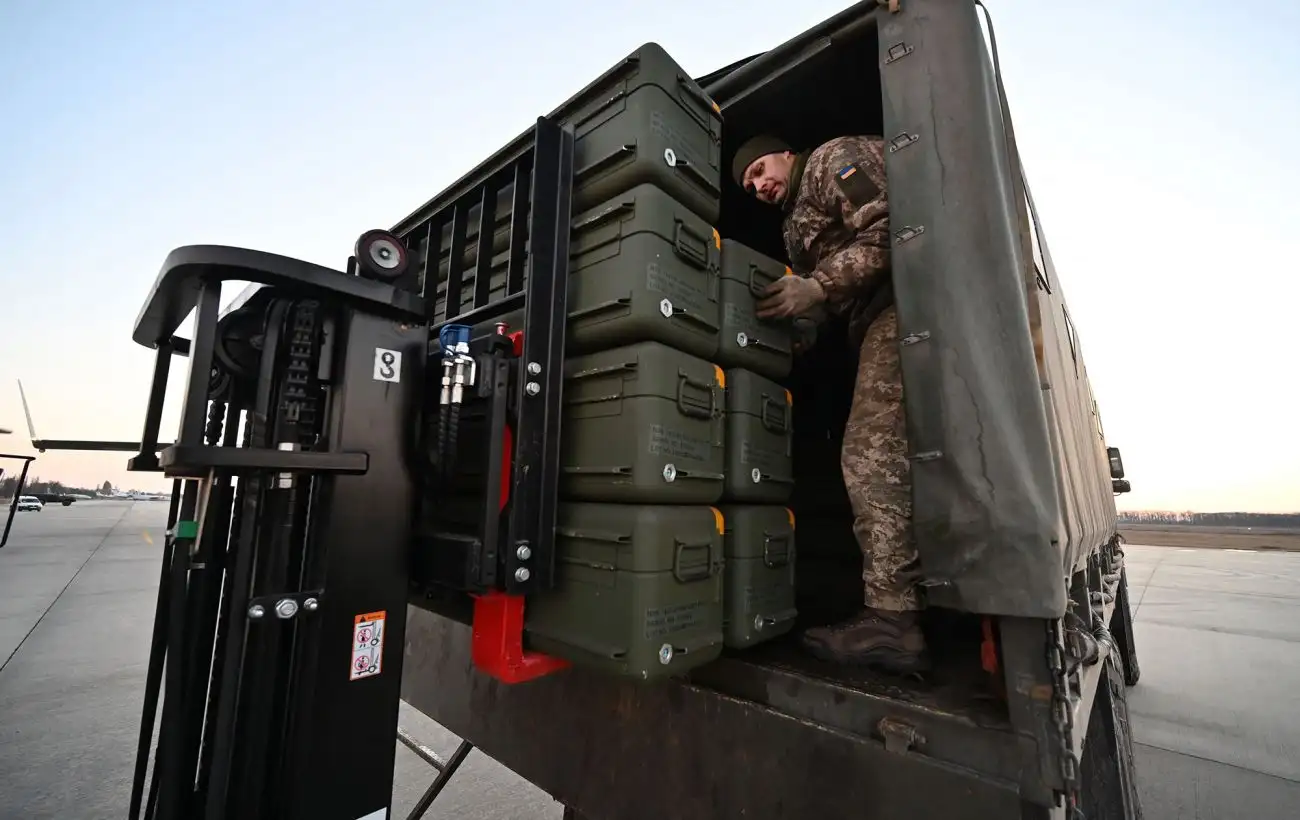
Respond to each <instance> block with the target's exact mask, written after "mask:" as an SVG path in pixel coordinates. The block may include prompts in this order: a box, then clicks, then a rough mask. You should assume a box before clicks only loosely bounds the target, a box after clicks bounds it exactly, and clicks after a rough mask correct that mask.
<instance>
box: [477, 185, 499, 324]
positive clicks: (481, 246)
mask: <svg viewBox="0 0 1300 820" xmlns="http://www.w3.org/2000/svg"><path fill="white" fill-rule="evenodd" d="M494 179H495V178H489V179H488V181H487V182H486V183H485V184H484V185H483V193H482V197H481V198H480V200H479V213H478V255H477V256H476V257H475V259H474V305H473V309H474V310H478V309H479V308H481V307H484V306H486V305H487V303H488V299H489V298H490V297H491V295H492V237H493V236H494V235H495V234H496V221H497V220H496V212H497V186H496V184H495V183H494Z"/></svg>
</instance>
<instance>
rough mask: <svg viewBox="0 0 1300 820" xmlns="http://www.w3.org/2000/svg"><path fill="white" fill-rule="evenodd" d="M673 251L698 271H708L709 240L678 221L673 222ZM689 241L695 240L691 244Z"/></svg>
mask: <svg viewBox="0 0 1300 820" xmlns="http://www.w3.org/2000/svg"><path fill="white" fill-rule="evenodd" d="M673 222H674V229H673V249H674V250H676V251H677V255H678V256H680V257H682V258H683V259H685V260H686V261H687V262H690V263H691V264H693V265H695V267H697V268H699V269H700V270H708V269H709V239H710V237H707V236H705V235H704V234H702V233H700V232H699V231H697V230H695V229H694V228H692V227H691V226H690V225H687V224H686V223H685V222H683V221H682V220H680V219H676V220H673ZM690 240H695V243H694V244H692V243H691V241H690Z"/></svg>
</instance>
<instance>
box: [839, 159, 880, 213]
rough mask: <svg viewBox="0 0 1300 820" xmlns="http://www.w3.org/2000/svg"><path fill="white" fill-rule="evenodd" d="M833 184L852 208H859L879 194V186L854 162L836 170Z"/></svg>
mask: <svg viewBox="0 0 1300 820" xmlns="http://www.w3.org/2000/svg"><path fill="white" fill-rule="evenodd" d="M835 184H836V185H837V186H838V187H839V189H840V192H841V193H842V194H844V198H845V199H847V200H848V201H849V204H850V205H852V206H853V207H854V208H861V207H862V206H864V205H866V204H867V203H868V202H870V201H871V200H873V199H875V198H876V197H878V196H880V188H878V187H877V186H876V183H875V182H873V181H872V180H871V176H870V175H868V174H867V173H866V172H865V171H863V170H862V169H861V168H859V167H858V166H857V164H856V163H849V164H848V165H845V166H844V167H843V168H841V169H840V170H838V171H836V172H835Z"/></svg>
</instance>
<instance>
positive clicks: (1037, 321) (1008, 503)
mask: <svg viewBox="0 0 1300 820" xmlns="http://www.w3.org/2000/svg"><path fill="white" fill-rule="evenodd" d="M976 14H977V12H976V5H975V3H973V2H971V3H954V2H935V0H929V1H927V0H911V2H909V3H907V4H906V8H905V10H904V12H903V13H901V14H879V15H878V19H879V20H880V21H881V22H880V24H879V27H878V32H877V33H878V36H879V47H880V54H881V55H882V57H887V56H888V55H891V54H897V53H899V51H900V48H901V47H902V46H906V47H910V49H911V50H910V51H909V52H906V54H905V56H904V57H903V58H902V59H892V60H891V59H885V60H882V68H881V85H882V88H883V98H884V99H883V103H884V104H883V112H884V122H883V132H882V133H883V134H884V135H885V136H886V138H887V139H888V138H891V137H894V136H896V135H900V136H901V135H907V136H909V137H910V138H912V139H913V140H914V141H912V142H911V143H910V144H909V145H907V147H906V148H905V149H903V150H896V151H891V152H888V153H887V163H888V164H887V172H888V175H889V177H890V180H891V183H890V211H891V228H892V230H893V231H894V239H893V243H894V253H893V270H894V273H893V281H894V290H895V298H896V302H897V305H898V315H899V323H900V336H901V337H903V338H904V344H903V346H902V352H901V356H902V363H903V364H902V366H903V378H904V390H905V394H906V396H907V413H908V435H909V438H910V446H911V452H912V456H913V466H912V482H913V498H914V510H913V523H914V529H915V532H916V536H917V544H918V549H919V551H920V553H921V563H922V567H923V571H924V574H925V577H926V581H925V583H926V585H927V592H928V598H929V600H930V602H931V603H933V604H937V605H940V606H950V607H954V608H958V609H962V610H966V611H974V612H982V613H989V614H1000V615H1011V616H1021V617H1049V618H1050V617H1060V616H1061V615H1062V614H1063V612H1064V611H1065V602H1066V596H1065V584H1064V578H1065V576H1066V574H1067V573H1068V571H1069V568H1070V567H1072V566H1075V565H1076V564H1077V562H1078V560H1079V558H1080V556H1082V555H1085V554H1086V553H1087V552H1088V551H1090V550H1091V549H1093V548H1095V547H1096V546H1097V545H1098V544H1099V543H1101V542H1102V541H1104V540H1105V539H1106V538H1107V537H1109V534H1110V533H1112V532H1113V531H1114V499H1113V497H1112V496H1111V493H1110V480H1109V475H1108V474H1106V473H1105V472H1104V468H1105V467H1104V465H1105V458H1104V452H1103V450H1104V448H1103V446H1102V443H1101V440H1100V433H1099V430H1098V427H1099V425H1098V424H1097V421H1096V418H1095V416H1094V413H1095V408H1094V407H1093V405H1092V398H1091V391H1090V389H1089V387H1088V383H1087V376H1086V371H1084V370H1083V368H1082V363H1081V352H1080V351H1079V350H1078V347H1077V339H1076V338H1075V337H1074V336H1073V333H1072V330H1071V329H1070V327H1069V325H1068V320H1067V319H1065V318H1064V317H1065V315H1066V314H1065V313H1064V311H1065V306H1064V300H1063V295H1062V294H1061V293H1060V291H1059V288H1057V289H1055V290H1054V291H1053V292H1047V291H1040V290H1038V289H1037V288H1036V286H1035V283H1034V276H1033V272H1032V271H1033V269H1032V268H1031V267H1029V265H1030V262H1029V254H1030V243H1029V239H1028V236H1029V234H1028V230H1027V225H1028V222H1027V221H1020V222H1018V220H1025V219H1026V218H1027V217H1026V210H1027V209H1026V207H1025V199H1024V196H1025V195H1024V192H1023V190H1022V188H1021V187H1020V185H1019V184H1018V181H1017V176H1018V174H1019V170H1018V161H1016V160H1013V158H1012V152H1013V150H1014V149H1013V147H1012V146H1011V145H1009V144H1008V135H1007V133H1006V132H1005V131H1004V129H1003V127H1002V121H1003V118H1002V103H1001V98H1000V96H999V92H998V83H997V79H996V75H995V71H994V68H993V63H992V61H991V59H990V56H989V52H988V47H987V45H986V42H985V39H984V35H983V33H982V31H981V28H980V23H979V20H978V18H977V16H976ZM787 45H788V46H791V48H790V50H791V51H792V52H793V51H796V50H797V49H796V48H794V46H795V45H796V44H787ZM782 49H783V50H784V49H785V46H783V47H782ZM891 49H892V50H893V51H892V52H891ZM722 73H723V72H719V75H721V74H722ZM719 75H714V77H715V78H717V79H718V80H721V79H722V77H720V76H719ZM715 89H717V90H716V91H715ZM706 91H709V92H710V93H712V94H714V96H715V98H716V99H717V100H718V102H719V103H721V104H722V105H723V109H724V117H725V113H726V105H727V100H726V96H727V95H726V93H725V92H724V91H722V89H721V88H720V87H718V86H716V85H715V84H714V83H709V84H707V85H706ZM936 112H937V113H936ZM724 122H725V120H724ZM1017 224H1022V225H1024V226H1026V227H1025V228H1022V229H1019V230H1018V229H1017ZM1045 264H1047V265H1048V266H1049V267H1050V259H1048V260H1047V262H1046V263H1045ZM1052 275H1053V276H1054V273H1053V274H1052ZM1036 342H1037V344H1036ZM1036 348H1037V351H1036Z"/></svg>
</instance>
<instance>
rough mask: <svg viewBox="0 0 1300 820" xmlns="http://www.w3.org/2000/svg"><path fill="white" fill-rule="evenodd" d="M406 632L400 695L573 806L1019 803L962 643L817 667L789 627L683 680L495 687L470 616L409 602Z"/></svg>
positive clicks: (622, 818) (734, 813)
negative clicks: (927, 668) (882, 670)
mask: <svg viewBox="0 0 1300 820" xmlns="http://www.w3.org/2000/svg"><path fill="white" fill-rule="evenodd" d="M940 620H941V621H942V620H943V619H942V618H941V619H940ZM938 628H939V629H940V630H942V634H940V635H938V636H937V638H938V641H939V643H941V644H942V643H945V642H949V641H951V640H956V641H957V642H959V643H962V644H965V643H966V641H965V637H966V634H967V630H965V629H964V628H963V626H953V625H952V624H946V623H941V624H939V625H938ZM406 647H407V648H406V656H405V661H404V663H405V669H404V672H403V681H404V683H403V697H404V699H406V700H407V701H408V702H409V703H410V704H411V705H412V706H413V707H415V708H416V709H418V710H419V711H421V712H422V713H424V714H426V715H428V716H429V717H430V718H432V719H434V720H436V721H438V722H439V723H441V724H442V725H444V726H446V727H447V728H448V729H449V730H451V731H453V732H455V733H456V734H458V735H460V736H461V737H463V738H465V739H467V740H469V741H470V742H471V743H473V744H474V745H476V746H478V747H479V748H480V749H481V751H482V752H484V753H485V754H487V755H489V756H491V757H493V758H494V759H496V760H498V761H499V762H501V763H502V764H503V765H505V766H507V767H509V768H510V769H512V770H513V771H515V772H516V773H518V774H519V775H520V776H522V777H524V778H526V779H528V780H529V781H531V782H533V783H535V784H537V785H538V786H539V787H540V788H542V789H544V790H546V791H548V792H549V793H551V794H552V795H554V796H555V797H556V798H557V799H558V800H561V801H563V802H564V803H565V804H566V805H570V806H573V807H574V808H575V809H577V810H578V811H579V812H581V813H582V815H583V816H584V817H589V818H591V820H605V818H619V820H629V819H630V818H641V817H645V818H651V817H653V818H662V817H674V818H681V820H685V818H693V817H699V818H706V817H707V818H716V817H746V818H760V817H761V818H767V817H771V818H783V817H790V818H796V817H797V818H808V817H819V816H820V817H836V816H841V815H842V813H843V811H844V807H845V806H847V805H854V803H853V801H854V800H862V801H866V800H868V799H869V800H870V802H871V805H872V806H873V807H874V808H877V809H878V810H879V811H878V813H877V812H873V814H872V816H873V817H880V818H888V817H916V816H930V815H931V814H933V816H943V817H949V818H956V817H987V816H989V815H988V814H987V812H988V811H989V810H990V806H1004V807H1005V810H1006V812H1007V814H1006V816H1015V815H1016V812H1018V811H1019V808H1018V806H1019V801H1020V793H1019V781H1020V778H1021V776H1022V774H1021V768H1022V766H1021V757H1020V752H1019V741H1018V736H1017V735H1016V733H1015V732H1014V731H1013V729H1012V726H1011V723H1010V721H1009V719H1008V717H1007V713H1006V709H1005V705H1004V704H1003V703H1002V702H1001V701H1000V700H999V699H998V697H997V695H996V693H995V691H994V690H993V688H992V686H991V684H989V683H987V682H986V681H987V680H988V678H987V676H985V675H984V674H983V673H982V671H981V669H980V667H979V663H978V656H976V657H975V659H974V662H973V663H972V662H971V661H972V658H971V652H970V651H960V650H959V651H956V652H951V651H941V652H939V653H937V657H938V658H940V660H939V662H938V665H937V666H936V669H935V670H934V672H933V673H932V674H931V675H930V676H929V678H928V679H927V680H924V681H922V680H918V679H914V678H895V677H890V676H884V675H877V674H873V673H871V672H866V671H856V670H847V669H842V668H838V667H833V666H830V665H827V664H824V663H821V662H819V661H817V660H815V659H813V658H810V657H808V656H806V655H804V654H803V653H802V652H801V651H800V649H799V648H798V645H797V639H796V638H794V637H790V638H787V639H784V640H780V641H776V642H773V643H770V644H766V645H763V646H761V647H756V648H753V649H750V650H746V651H744V652H739V653H731V654H728V655H726V656H724V657H723V658H721V659H720V660H718V661H715V662H714V663H712V664H709V665H708V666H705V667H702V668H700V669H698V670H696V672H695V673H694V674H693V675H692V676H691V677H690V678H689V679H687V680H673V681H668V682H664V683H659V684H653V685H644V684H639V683H637V682H635V681H631V680H623V679H614V678H610V677H606V676H601V675H598V674H592V673H589V672H586V671H584V670H581V669H570V670H566V671H564V672H561V673H558V674H555V675H552V676H548V677H544V678H541V679H539V680H536V681H532V682H530V683H526V684H517V685H513V686H508V685H504V684H501V683H499V682H497V681H495V680H493V679H492V678H490V677H488V676H486V675H483V674H482V673H479V672H476V671H475V670H474V669H473V668H472V665H471V663H470V655H469V647H470V627H468V626H467V625H465V624H463V623H460V622H458V621H455V620H453V619H451V618H446V617H442V616H439V615H435V614H433V613H432V612H429V611H426V610H423V609H420V608H418V607H412V610H411V619H410V622H409V625H408V633H407V642H406ZM974 651H976V652H977V651H978V650H977V648H976V649H975V650H974ZM701 769H704V770H708V771H710V772H712V774H711V775H710V776H709V778H706V781H701V780H700V779H699V771H700V770H701ZM701 782H709V783H711V785H710V786H709V787H707V788H705V789H701V788H700V783H701ZM819 784H820V785H819ZM846 789H848V790H849V792H851V794H846V792H845V790H846ZM972 798H974V799H972Z"/></svg>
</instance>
